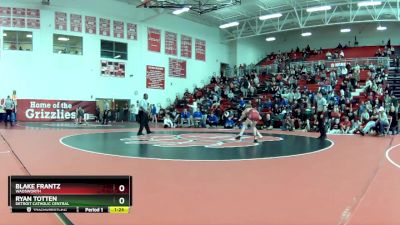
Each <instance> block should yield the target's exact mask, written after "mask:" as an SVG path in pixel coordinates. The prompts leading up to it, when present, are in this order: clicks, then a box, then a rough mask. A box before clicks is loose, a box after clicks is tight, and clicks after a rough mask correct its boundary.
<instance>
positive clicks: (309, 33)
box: [301, 32, 312, 37]
mask: <svg viewBox="0 0 400 225" xmlns="http://www.w3.org/2000/svg"><path fill="white" fill-rule="evenodd" d="M311 35H312V33H311V32H305V33H302V34H301V36H303V37H308V36H311Z"/></svg>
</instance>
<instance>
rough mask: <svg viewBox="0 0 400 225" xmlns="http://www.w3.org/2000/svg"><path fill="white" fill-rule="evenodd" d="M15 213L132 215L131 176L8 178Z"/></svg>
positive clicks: (10, 203)
mask: <svg viewBox="0 0 400 225" xmlns="http://www.w3.org/2000/svg"><path fill="white" fill-rule="evenodd" d="M8 206H9V207H10V208H11V211H12V212H13V213H129V209H130V207H131V206H132V177H131V176H9V177H8Z"/></svg>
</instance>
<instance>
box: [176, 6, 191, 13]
mask: <svg viewBox="0 0 400 225" xmlns="http://www.w3.org/2000/svg"><path fill="white" fill-rule="evenodd" d="M189 10H190V8H188V7H185V8H182V9H177V10H174V11H173V12H172V14H174V15H179V14H181V13H184V12H188V11H189Z"/></svg>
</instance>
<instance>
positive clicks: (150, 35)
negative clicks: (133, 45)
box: [147, 27, 161, 52]
mask: <svg viewBox="0 0 400 225" xmlns="http://www.w3.org/2000/svg"><path fill="white" fill-rule="evenodd" d="M147 49H148V50H149V51H152V52H161V31H160V30H158V29H154V28H150V27H149V28H147Z"/></svg>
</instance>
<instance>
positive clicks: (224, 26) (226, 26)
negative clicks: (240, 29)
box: [219, 22, 239, 29]
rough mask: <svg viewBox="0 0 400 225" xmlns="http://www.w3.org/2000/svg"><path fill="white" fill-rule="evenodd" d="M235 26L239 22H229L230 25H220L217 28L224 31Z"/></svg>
mask: <svg viewBox="0 0 400 225" xmlns="http://www.w3.org/2000/svg"><path fill="white" fill-rule="evenodd" d="M235 26H239V22H231V23H226V24H222V25H221V26H219V28H221V29H225V28H228V27H235Z"/></svg>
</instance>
